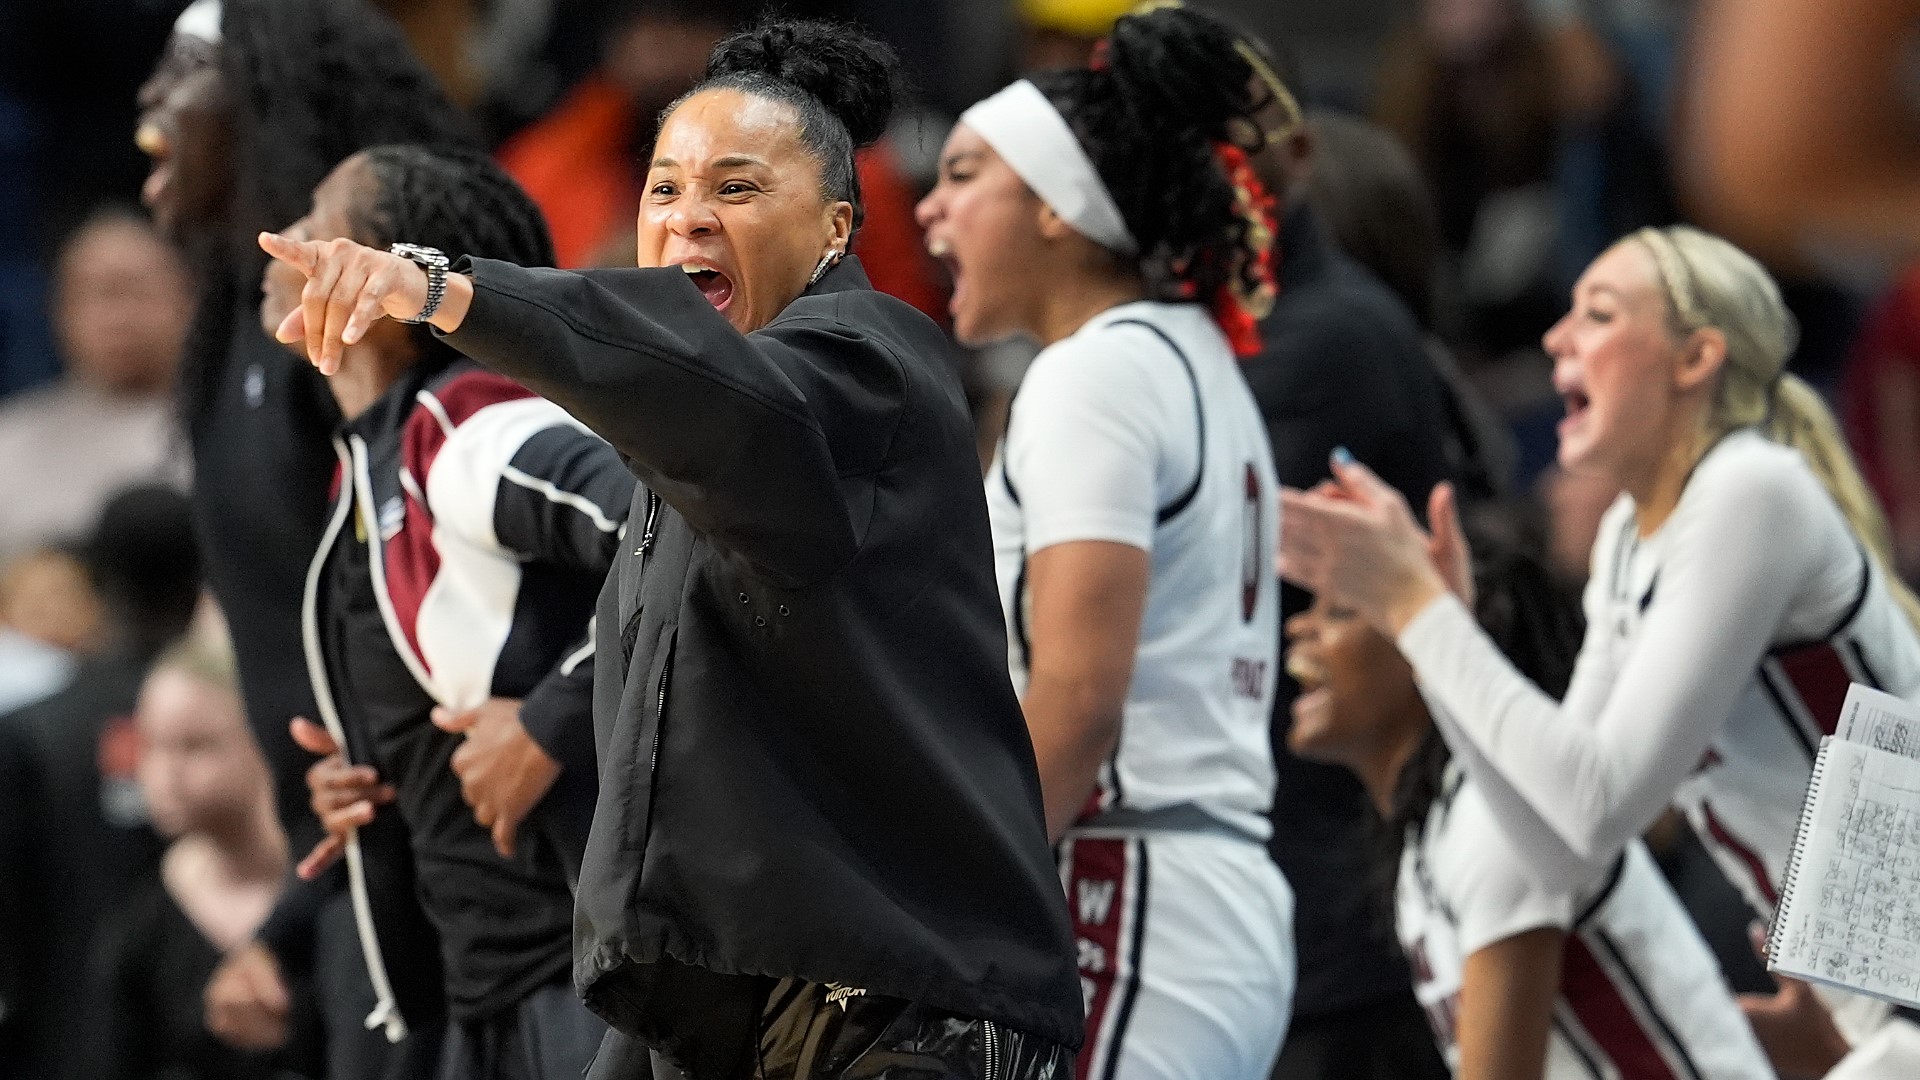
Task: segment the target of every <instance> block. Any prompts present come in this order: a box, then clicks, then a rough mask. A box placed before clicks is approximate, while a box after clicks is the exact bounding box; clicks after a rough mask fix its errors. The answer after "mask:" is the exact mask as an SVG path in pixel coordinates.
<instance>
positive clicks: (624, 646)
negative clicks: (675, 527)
mask: <svg viewBox="0 0 1920 1080" xmlns="http://www.w3.org/2000/svg"><path fill="white" fill-rule="evenodd" d="M659 516H660V496H658V495H656V494H654V492H653V489H652V488H648V489H647V515H646V518H645V522H644V524H642V525H641V528H640V546H639V547H637V548H634V549H633V555H634V557H635V558H637V559H639V560H640V573H641V574H642V575H644V574H645V573H646V572H647V553H648V552H650V551H652V550H653V536H654V532H653V530H654V522H655V521H656V520H657V519H658V518H659ZM644 610H646V609H645V608H644V607H637V608H634V609H633V614H632V615H629V616H627V624H626V625H625V626H623V627H621V628H620V654H621V656H622V657H624V658H625V659H626V661H627V663H629V664H631V663H633V646H634V644H635V641H636V639H637V638H638V637H639V634H640V613H641V612H642V611H644Z"/></svg>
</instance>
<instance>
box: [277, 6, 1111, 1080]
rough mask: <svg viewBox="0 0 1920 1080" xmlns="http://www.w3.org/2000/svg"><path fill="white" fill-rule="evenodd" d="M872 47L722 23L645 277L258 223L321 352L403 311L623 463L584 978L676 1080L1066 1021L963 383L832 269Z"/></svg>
mask: <svg viewBox="0 0 1920 1080" xmlns="http://www.w3.org/2000/svg"><path fill="white" fill-rule="evenodd" d="M892 65H893V60H892V57H891V55H890V54H889V53H888V52H887V51H886V50H885V48H884V47H882V46H880V45H878V44H877V43H875V42H873V41H871V40H869V39H866V38H864V37H861V36H859V35H857V34H855V33H853V32H851V31H848V30H844V29H841V28H838V27H832V26H825V25H821V24H812V23H793V22H785V23H769V24H765V25H762V26H761V27H758V28H756V29H754V30H751V31H748V32H745V33H743V34H739V35H736V36H735V37H733V38H730V39H729V40H727V41H725V42H723V43H721V45H720V46H719V47H718V48H717V49H716V50H715V52H714V55H713V57H712V58H711V60H710V62H709V65H708V73H707V74H708V77H707V80H706V81H705V83H704V84H703V85H702V86H701V87H699V88H698V89H696V90H695V91H693V92H692V93H690V94H689V95H687V96H686V97H685V98H683V99H681V101H680V102H679V103H677V105H676V106H675V107H674V108H672V109H671V110H669V112H668V114H667V118H666V120H665V122H664V123H663V125H662V127H661V131H660V137H659V141H658V143H657V144H656V147H655V151H654V160H653V162H652V167H651V169H650V171H649V174H648V178H647V189H646V191H645V193H644V195H643V200H642V206H641V210H640V217H639V226H638V229H639V236H638V239H639V251H640V260H639V261H640V263H641V266H642V268H640V269H635V270H616V271H598V272H588V273H567V272H561V271H554V270H526V269H522V268H519V267H515V266H511V265H507V264H503V263H497V262H490V261H487V260H484V259H475V260H471V261H470V262H463V263H462V265H461V266H460V267H457V268H456V269H457V271H458V272H455V273H449V272H447V271H446V269H445V268H444V259H443V258H440V257H438V255H437V253H433V252H421V251H419V250H417V249H407V248H405V247H399V246H397V247H396V248H395V251H397V252H399V253H400V254H393V253H389V252H382V251H377V250H373V249H369V248H364V247H360V246H358V245H355V244H353V243H351V242H350V241H345V240H335V241H330V242H327V243H297V242H294V241H290V240H287V239H285V238H283V237H278V236H273V235H263V236H262V237H261V243H262V245H263V246H264V247H265V248H266V249H267V251H268V252H269V253H270V254H272V255H274V256H275V257H276V258H279V259H281V260H283V261H285V262H287V263H289V264H291V265H293V266H294V267H296V268H297V269H299V270H301V271H302V272H303V273H305V274H306V275H307V276H308V277H309V279H310V280H309V283H308V285H307V289H306V292H305V295H304V297H303V306H302V308H301V309H300V310H298V311H296V312H294V313H293V314H291V315H289V316H288V318H287V320H286V322H285V323H283V324H282V325H281V327H280V331H279V336H280V338H281V339H282V340H284V341H295V340H299V339H301V338H303V337H304V338H305V340H306V343H307V350H308V355H309V358H310V359H312V360H313V361H314V363H315V364H317V365H318V366H319V367H320V369H321V370H322V371H326V372H331V371H332V370H333V368H334V367H335V366H336V365H337V364H338V362H339V356H340V350H341V348H342V345H343V343H346V344H351V343H352V342H353V341H355V340H357V339H358V338H359V336H360V335H362V334H364V333H365V332H366V328H367V326H368V325H369V324H370V323H371V322H372V321H373V320H375V319H377V318H380V317H383V316H384V317H389V318H403V319H404V318H416V317H422V318H425V319H426V321H428V322H430V323H432V325H433V326H434V327H435V328H437V329H438V330H440V331H442V332H443V333H445V334H446V336H447V341H448V342H449V343H450V344H452V345H454V346H455V347H456V348H458V349H460V350H461V351H462V352H464V353H466V354H468V355H469V356H472V357H473V358H474V359H476V360H479V361H480V362H482V363H484V364H487V365H488V366H491V367H493V368H495V369H497V370H499V371H501V372H503V373H506V374H508V375H511V376H513V377H515V378H517V379H520V380H522V381H524V382H525V383H526V384H527V385H528V386H530V387H532V388H533V389H535V390H537V391H538V392H540V393H542V394H545V395H547V396H548V397H551V398H552V399H553V400H555V401H557V402H559V403H560V404H562V405H563V406H565V407H566V408H567V409H568V410H569V411H570V412H572V413H573V414H574V415H575V416H577V417H578V418H580V419H581V420H582V421H583V422H585V423H586V424H587V425H589V426H590V427H592V428H593V429H594V430H595V431H597V432H599V433H600V434H601V435H602V436H604V437H605V438H606V439H607V440H608V441H609V442H611V443H612V444H613V445H614V446H615V447H616V448H618V449H619V450H620V451H621V452H622V454H624V455H625V456H626V457H627V459H628V461H629V462H630V464H631V466H632V468H633V470H634V472H635V474H636V475H637V476H638V477H639V478H640V480H641V481H642V484H643V487H642V489H641V490H640V491H638V492H637V494H636V502H635V505H634V508H633V513H632V517H631V522H630V525H629V528H628V532H627V543H626V545H625V546H624V548H623V549H622V552H621V559H620V561H619V563H618V565H617V566H616V567H615V569H614V571H613V573H612V575H611V577H610V579H609V581H608V583H607V587H606V589H605V590H604V591H603V593H602V595H601V602H600V608H599V615H598V627H599V652H598V664H599V671H598V674H597V681H596V694H595V697H596V700H595V728H596V732H595V733H596V736H597V741H598V749H599V758H600V770H601V786H600V790H601V794H600V802H599V805H598V807H597V810H596V814H595V818H594V824H593V835H592V838H591V840H590V841H589V843H588V849H587V857H586V865H585V867H584V868H583V871H582V875H581V881H580V887H579V892H578V899H577V916H576V926H577V927H578V930H577V933H576V940H575V981H576V984H577V985H578V987H579V988H580V990H581V992H582V994H583V995H584V996H585V997H586V999H587V1001H588V1003H589V1004H590V1005H592V1006H593V1007H594V1008H595V1009H596V1010H597V1011H598V1012H600V1013H601V1014H602V1015H603V1016H605V1017H606V1018H607V1019H608V1020H609V1021H610V1022H611V1023H612V1024H613V1025H614V1026H615V1028H616V1029H617V1031H618V1032H621V1033H625V1034H626V1035H628V1036H633V1037H637V1038H639V1039H640V1040H641V1041H644V1042H645V1043H647V1044H648V1045H650V1046H652V1047H653V1048H654V1050H655V1051H657V1053H656V1055H655V1058H654V1062H653V1064H654V1067H655V1068H656V1071H657V1072H659V1073H661V1074H663V1075H667V1076H671V1075H673V1073H672V1072H671V1071H670V1070H671V1069H672V1068H677V1069H679V1070H683V1071H684V1072H685V1073H686V1074H687V1075H689V1076H690V1077H693V1078H694V1080H706V1078H708V1077H736V1076H746V1075H751V1074H754V1073H755V1072H756V1071H764V1072H765V1073H766V1075H769V1076H773V1075H780V1076H813V1075H816V1074H831V1075H836V1076H838V1075H843V1074H844V1075H847V1076H861V1075H867V1074H868V1071H866V1070H862V1069H861V1068H859V1067H857V1065H856V1063H857V1062H863V1061H868V1059H872V1060H871V1062H870V1064H871V1067H872V1069H889V1068H897V1067H901V1066H904V1065H907V1064H911V1065H912V1066H913V1067H914V1068H916V1069H923V1070H925V1071H924V1073H923V1072H919V1071H916V1072H914V1075H927V1076H950V1077H980V1076H987V1077H993V1078H996V1080H998V1078H1001V1077H1007V1078H1029V1077H1031V1078H1042V1077H1061V1078H1064V1077H1066V1076H1067V1075H1068V1072H1069V1069H1070V1067H1071V1065H1070V1063H1071V1051H1072V1049H1073V1048H1074V1047H1076V1046H1077V1045H1078V1044H1079V1042H1080V1037H1081V1027H1082V1023H1081V1001H1080V992H1079V985H1078V980H1077V978H1076V976H1075V969H1074V960H1073V953H1072V945H1071V941H1070V935H1069V930H1068V921H1067V912H1066V906H1065V902H1064V897H1063V895H1062V892H1061V889H1060V883H1059V879H1058V877H1057V875H1056V873H1055V871H1054V868H1053V862H1052V859H1051V858H1050V856H1049V853H1048V850H1047V843H1046V837H1045V832H1044V828H1043V825H1042V818H1041V802H1040V788H1039V782H1038V778H1037V775H1036V772H1035V768H1034V759H1033V751H1032V748H1031V745H1030V744H1029V742H1028V738H1027V733H1026V727H1025V725H1024V723H1023V722H1022V720H1021V713H1020V706H1019V703H1018V702H1017V701H1016V700H1015V698H1014V695H1013V691H1012V688H1011V686H1010V684H1009V681H1008V678H1007V675H1006V667H1005V657H1006V640H1005V630H1004V628H1003V626H1002V622H1001V616H1000V609H999V603H998V600H997V596H996V592H995V585H994V571H993V563H992V558H991V552H990V545H989V539H988V532H987V519H986V509H985V506H984V501H983V494H982V490H981V485H980V480H979V467H978V464H977V460H976V458H975V457H974V451H973V436H972V432H971V428H970V425H969V422H968V418H967V413H966V409H965V407H964V404H963V401H962V397H961V391H960V386H959V384H958V382H957V380H956V379H955V377H954V375H953V373H952V371H951V369H950V368H949V367H948V365H947V364H946V363H945V361H944V360H943V358H942V353H943V350H944V348H945V343H944V341H943V339H942V337H941V334H940V332H939V331H938V329H936V328H935V326H934V325H933V324H932V323H931V322H929V321H927V320H926V319H925V318H924V317H923V316H921V315H919V314H918V313H916V312H915V311H914V310H913V309H911V308H910V307H908V306H907V305H906V304H904V303H902V302H900V301H897V300H894V299H892V298H891V297H888V296H886V295H884V294H881V293H879V292H876V291H874V290H873V289H872V288H871V286H869V285H868V283H867V279H866V276H865V275H864V274H863V273H862V272H861V270H860V268H859V264H858V261H857V260H855V259H852V258H850V257H848V256H847V255H846V251H847V245H848V242H849V240H850V239H851V236H852V234H853V231H854V229H855V228H856V227H857V226H858V224H859V217H860V211H859V207H860V199H859V191H858V186H857V181H856V179H855V173H854V168H853V151H854V148H855V147H856V146H858V145H861V144H864V143H866V142H870V141H871V140H872V139H873V138H874V137H876V136H877V135H878V134H879V133H880V132H881V130H882V128H883V126H884V124H885V122H886V119H887V114H888V113H889V112H890V110H891V107H892V102H893V90H892V85H893V71H892ZM618 1037H619V1036H618V1035H616V1036H615V1038H616V1039H617V1038H618ZM610 1049H611V1048H610ZM903 1055H904V1056H903ZM620 1056H622V1055H619V1054H612V1055H610V1054H609V1053H608V1051H607V1050H603V1053H602V1057H603V1059H606V1058H609V1057H616V1058H617V1057H620ZM662 1058H664V1059H665V1060H661V1059H662ZM887 1063H891V1064H887ZM637 1064H638V1063H637V1062H636V1066H637ZM594 1071H595V1074H596V1075H600V1074H610V1071H609V1069H608V1061H606V1060H603V1061H602V1062H600V1063H598V1064H597V1065H596V1067H595V1070H594ZM875 1075H878V1073H877V1072H876V1073H875ZM887 1075H892V1073H890V1072H889V1073H887Z"/></svg>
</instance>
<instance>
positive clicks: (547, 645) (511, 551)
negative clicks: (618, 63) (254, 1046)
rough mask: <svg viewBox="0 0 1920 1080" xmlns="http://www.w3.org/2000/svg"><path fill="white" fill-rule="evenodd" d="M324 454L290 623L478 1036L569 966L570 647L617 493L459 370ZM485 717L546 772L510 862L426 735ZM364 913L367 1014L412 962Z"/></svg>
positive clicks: (584, 810)
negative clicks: (371, 939) (509, 714)
mask: <svg viewBox="0 0 1920 1080" xmlns="http://www.w3.org/2000/svg"><path fill="white" fill-rule="evenodd" d="M335 447H336V452H337V454H338V455H339V461H340V471H339V484H338V491H337V493H336V496H335V500H334V504H335V505H334V514H333V516H332V519H331V522H330V524H329V526H328V529H327V531H326V533H325V535H324V536H323V538H322V540H321V543H320V546H319V550H318V551H317V552H316V554H315V556H314V563H313V567H312V569H311V571H310V572H309V575H308V582H309V585H308V591H307V599H306V605H305V622H306V633H307V650H308V651H307V655H308V658H309V662H310V665H311V670H310V673H311V675H312V678H313V687H314V696H315V698H316V700H317V701H318V703H319V712H320V716H321V718H322V719H323V720H324V721H325V722H326V723H327V725H328V726H329V728H332V729H334V732H335V737H336V738H342V737H344V740H345V745H346V748H347V751H348V756H349V757H350V758H351V759H353V760H355V761H362V762H365V761H371V762H372V763H374V764H375V765H376V766H378V768H379V770H380V773H381V778H382V779H383V780H385V781H386V782H388V783H391V784H393V785H394V787H395V790H396V793H397V794H396V799H395V803H396V809H397V810H398V812H399V817H400V819H401V820H402V821H403V822H404V823H405V825H406V831H407V833H408V834H409V836H410V839H411V844H412V854H413V861H414V865H415V867H416V872H415V875H414V880H415V881H416V882H417V889H418V895H419V901H420V905H421V907H422V908H423V909H424V910H425V911H426V913H427V915H428V916H429V917H430V918H431V919H432V921H433V924H434V928H435V930H436V931H437V932H438V937H439V940H440V945H441V951H442V957H441V967H442V969H443V970H444V973H445V979H446V998H447V1008H448V1012H449V1014H450V1016H451V1017H452V1018H453V1019H456V1020H466V1019H473V1018H479V1017H485V1016H489V1015H492V1014H494V1013H497V1012H499V1011H500V1010H502V1009H505V1008H509V1007H511V1006H514V1005H517V1004H518V1003H519V1002H520V1001H522V1000H524V999H525V998H526V996H527V995H528V994H529V993H531V992H532V991H533V990H535V989H537V988H538V987H540V986H542V985H545V984H546V983H549V982H551V981H553V980H554V979H555V978H556V977H561V976H563V975H564V974H565V972H566V971H567V970H568V965H569V962H570V959H571V955H572V949H571V943H572V927H573V897H572V894H571V893H570V891H569V889H568V885H569V882H570V879H571V878H572V877H573V875H574V874H575V873H576V872H577V868H578V865H579V859H580V855H581V851H582V848H583V847H584V843H585V835H586V823H587V818H588V812H589V809H588V808H589V807H590V806H591V804H592V801H593V791H594V782H593V777H594V771H595V769H594V761H593V747H592V742H591V737H590V735H589V732H590V730H591V719H590V718H591V710H592V704H591V698H592V668H591V667H589V666H587V665H585V664H584V662H583V661H584V658H585V656H586V655H587V654H588V653H589V652H590V651H591V649H590V647H588V646H584V645H583V644H582V638H583V637H584V636H585V634H586V632H587V627H588V622H589V619H590V618H591V613H592V611H593V606H594V597H595V596H596V594H597V593H598V591H599V587H600V583H601V582H602V581H603V580H604V579H605V578H606V575H607V571H608V568H609V566H610V565H611V563H612V559H613V555H614V552H615V550H616V549H617V548H618V547H619V546H620V536H619V533H620V529H621V526H622V523H623V522H624V520H625V516H626V511H627V507H628V506H629V505H630V502H631V500H632V497H633V488H634V483H633V476H632V474H630V473H629V472H628V471H627V470H626V468H625V467H624V466H623V465H622V464H621V462H620V459H619V457H618V456H617V455H616V454H615V453H614V451H613V449H612V448H611V447H610V446H608V445H607V444H606V443H605V442H603V441H602V440H600V439H598V438H596V437H594V436H593V435H591V434H589V433H588V432H586V431H585V430H583V429H582V428H581V427H580V426H579V425H578V424H576V423H574V422H573V421H572V419H570V418H569V417H568V416H567V415H566V414H565V413H564V412H562V411H561V410H560V409H559V408H558V407H556V406H555V405H554V404H553V403H552V402H549V401H544V400H541V399H540V398H538V397H536V396H534V395H533V394H531V393H529V392H528V391H527V390H526V389H525V388H524V387H521V386H519V385H518V384H516V383H514V382H512V381H510V380H508V379H504V378H501V377H500V376H499V375H496V374H494V373H493V372H490V371H487V370H485V369H483V368H480V367H479V366H477V365H475V364H472V363H469V362H467V361H464V360H461V361H456V362H454V363H453V364H451V365H443V366H440V367H438V368H437V369H436V368H435V367H434V366H433V365H420V366H416V367H415V368H413V369H411V370H409V371H408V372H406V373H405V374H404V375H402V376H401V377H400V379H399V380H398V381H397V382H395V383H394V385H393V386H391V387H389V388H388V389H387V391H386V393H384V394H382V395H381V397H380V398H379V400H378V401H376V402H374V403H373V404H372V405H371V406H370V407H368V409H367V410H366V411H365V412H363V413H361V414H360V415H359V416H357V417H355V418H354V419H353V420H351V421H349V422H348V423H346V424H345V425H344V426H343V427H342V429H341V431H340V433H339V435H338V436H337V437H336V439H335ZM490 697H507V698H520V699H523V700H522V702H521V708H520V721H521V723H522V724H523V725H524V726H525V728H526V730H527V733H528V734H529V735H530V736H531V737H532V738H533V739H534V740H535V741H536V742H537V743H539V744H540V746H541V747H542V748H543V749H544V750H545V751H546V752H547V754H548V755H549V756H550V757H552V758H553V759H554V760H556V761H558V762H559V763H560V764H561V767H562V768H561V774H560V779H559V780H558V781H557V782H556V783H555V786H554V788H553V789H552V790H550V791H549V792H548V793H547V796H546V797H545V798H544V799H542V800H541V802H540V804H539V805H538V806H536V807H535V808H534V810H533V813H532V814H531V815H530V816H529V818H528V820H527V821H526V822H525V823H524V824H523V825H522V826H521V829H520V836H519V843H518V844H517V850H516V853H515V855H514V857H513V858H512V859H503V858H501V857H500V855H499V853H498V852H496V851H495V850H494V847H493V842H492V839H491V837H490V835H489V833H488V831H487V830H486V829H484V828H482V827H480V825H479V824H478V823H476V822H475V821H474V818H473V811H472V810H471V809H470V808H468V806H467V805H466V803H465V801H464V800H463V799H462V797H461V792H460V780H459V778H458V777H456V776H455V775H454V774H453V771H452V768H451V766H450V764H449V762H450V761H451V759H452V757H453V753H454V751H455V750H456V749H457V748H458V747H459V746H460V743H461V741H462V739H463V736H460V735H454V734H449V733H447V732H444V731H441V730H440V729H439V728H437V727H435V726H434V725H433V724H432V722H431V720H430V715H431V713H432V710H433V707H434V706H435V705H436V704H444V705H447V706H449V707H451V708H454V709H456V710H459V709H467V708H472V707H474V706H477V705H479V704H481V703H482V702H484V701H486V700H487V699H488V698H490ZM382 869H384V868H382ZM351 872H352V871H351V868H349V873H350V874H351ZM365 876H366V879H367V880H366V887H368V888H370V889H371V888H374V887H384V886H389V885H391V884H392V883H391V882H386V881H380V880H378V878H379V874H378V872H377V871H375V870H369V871H368V872H367V873H366V875H365ZM371 907H372V909H373V910H372V914H373V917H374V919H375V926H374V927H373V929H376V930H377V931H378V932H379V934H378V943H379V945H380V948H379V949H378V950H369V951H368V957H367V962H368V968H369V974H370V975H371V976H372V977H373V981H374V988H375V992H376V994H378V995H380V996H382V997H386V996H388V995H387V994H386V990H385V987H386V986H387V985H389V984H390V983H397V981H398V980H399V979H400V978H402V977H403V975H404V974H405V973H404V972H402V971H400V970H398V969H401V968H403V967H405V966H406V965H407V964H409V963H411V962H412V961H411V958H410V954H411V951H412V949H413V946H414V943H413V942H412V941H410V940H404V939H403V938H402V937H401V936H399V935H396V934H395V933H394V932H393V931H394V930H395V929H396V925H395V924H394V923H393V922H392V919H391V914H392V913H391V912H390V910H387V909H385V908H383V907H382V905H379V904H374V905H371ZM389 953H393V954H394V955H389ZM397 989H398V988H397V986H396V991H397ZM393 997H394V999H395V1000H394V1002H393V1004H395V1005H399V1006H400V1007H401V1009H402V1010H403V1012H404V1011H405V1010H406V1008H407V1004H408V1003H406V1002H403V1001H401V1000H399V999H400V998H401V995H399V994H398V993H397V992H396V993H395V994H394V995H393ZM405 1020H406V1022H407V1023H409V1024H411V1023H413V1021H414V1017H413V1016H411V1015H407V1016H405Z"/></svg>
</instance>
